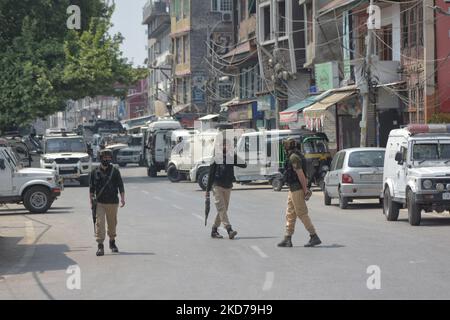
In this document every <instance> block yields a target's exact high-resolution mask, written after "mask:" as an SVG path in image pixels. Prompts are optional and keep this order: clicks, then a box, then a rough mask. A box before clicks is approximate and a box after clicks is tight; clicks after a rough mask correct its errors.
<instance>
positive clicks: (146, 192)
mask: <svg viewBox="0 0 450 320" xmlns="http://www.w3.org/2000/svg"><path fill="white" fill-rule="evenodd" d="M141 191H142V192H143V193H145V194H150V192H148V191H145V190H141Z"/></svg>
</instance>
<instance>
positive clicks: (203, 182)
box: [197, 169, 209, 191]
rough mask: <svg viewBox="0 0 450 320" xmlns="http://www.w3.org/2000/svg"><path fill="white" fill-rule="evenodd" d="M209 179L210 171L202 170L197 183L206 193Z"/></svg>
mask: <svg viewBox="0 0 450 320" xmlns="http://www.w3.org/2000/svg"><path fill="white" fill-rule="evenodd" d="M208 178H209V170H208V169H203V170H200V172H199V174H198V178H197V182H198V185H199V187H200V188H202V190H203V191H206V187H207V186H208Z"/></svg>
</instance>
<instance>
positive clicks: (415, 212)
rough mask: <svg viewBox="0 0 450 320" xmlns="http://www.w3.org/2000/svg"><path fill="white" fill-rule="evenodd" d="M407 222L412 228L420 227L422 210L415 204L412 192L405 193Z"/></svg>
mask: <svg viewBox="0 0 450 320" xmlns="http://www.w3.org/2000/svg"><path fill="white" fill-rule="evenodd" d="M406 201H407V206H408V221H409V224H410V225H412V226H418V225H420V221H421V220H422V208H421V207H420V205H418V204H417V203H416V199H415V197H414V192H412V191H411V190H409V191H408V193H407V200H406Z"/></svg>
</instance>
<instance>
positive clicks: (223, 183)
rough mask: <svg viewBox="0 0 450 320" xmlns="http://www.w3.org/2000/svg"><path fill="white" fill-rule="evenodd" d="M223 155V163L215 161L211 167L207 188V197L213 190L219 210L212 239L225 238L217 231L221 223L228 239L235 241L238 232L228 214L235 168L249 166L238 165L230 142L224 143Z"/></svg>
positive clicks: (225, 141)
mask: <svg viewBox="0 0 450 320" xmlns="http://www.w3.org/2000/svg"><path fill="white" fill-rule="evenodd" d="M222 154H223V159H222V160H223V161H217V159H216V161H214V162H213V164H212V165H211V166H210V170H209V177H208V186H207V188H206V196H207V197H209V193H210V191H211V189H212V190H213V194H214V199H215V201H214V202H215V204H216V208H217V216H216V220H215V221H214V224H213V227H212V231H211V237H212V238H217V239H221V238H223V236H221V235H220V234H219V232H218V231H217V229H218V228H219V227H220V223H223V226H224V227H225V229H226V230H227V232H228V237H229V238H230V239H234V237H235V236H236V235H237V232H236V231H234V230H233V229H232V228H231V224H230V220H229V219H228V213H227V211H228V207H229V204H230V195H231V189H232V188H233V181H234V167H235V166H238V167H241V168H245V167H247V165H246V164H238V163H237V156H236V154H235V153H234V148H233V146H232V145H231V143H230V142H229V141H228V140H224V141H223V153H222ZM216 155H217V152H216ZM227 160H228V161H227ZM230 160H231V161H230ZM229 162H231V163H229ZM213 187H214V188H213Z"/></svg>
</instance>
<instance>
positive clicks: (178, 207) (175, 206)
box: [172, 204, 183, 210]
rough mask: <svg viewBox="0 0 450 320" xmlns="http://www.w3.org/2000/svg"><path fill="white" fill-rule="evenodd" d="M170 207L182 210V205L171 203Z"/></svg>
mask: <svg viewBox="0 0 450 320" xmlns="http://www.w3.org/2000/svg"><path fill="white" fill-rule="evenodd" d="M172 207H174V208H175V209H178V210H183V208H182V207H180V206H177V205H176V204H173V205H172Z"/></svg>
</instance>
